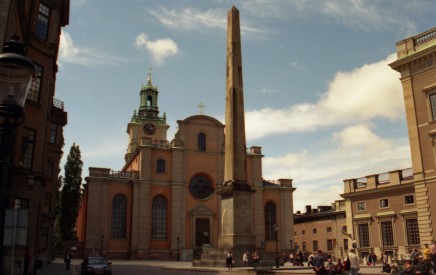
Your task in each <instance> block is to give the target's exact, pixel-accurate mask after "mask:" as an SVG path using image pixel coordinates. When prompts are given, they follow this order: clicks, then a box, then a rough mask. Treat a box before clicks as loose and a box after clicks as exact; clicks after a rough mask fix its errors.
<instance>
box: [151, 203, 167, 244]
mask: <svg viewBox="0 0 436 275" xmlns="http://www.w3.org/2000/svg"><path fill="white" fill-rule="evenodd" d="M151 238H152V239H160V240H166V238H167V200H166V199H165V198H164V197H163V196H161V195H159V196H156V197H155V198H154V199H153V204H152V229H151Z"/></svg>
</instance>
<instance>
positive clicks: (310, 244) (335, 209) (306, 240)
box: [293, 200, 351, 258]
mask: <svg viewBox="0 0 436 275" xmlns="http://www.w3.org/2000/svg"><path fill="white" fill-rule="evenodd" d="M346 230H347V228H346V213H345V202H344V200H338V201H335V202H334V203H332V205H329V206H318V207H317V208H314V209H312V206H311V205H306V211H305V212H304V213H301V212H300V211H297V212H296V213H295V215H294V244H293V251H300V250H301V251H302V252H303V253H304V254H305V255H306V256H307V255H308V254H309V253H311V252H313V251H318V250H322V251H323V252H324V253H325V254H329V255H331V256H333V257H339V258H343V257H344V256H345V254H346V252H347V251H348V248H349V246H351V242H350V240H349V237H348V236H347V235H346Z"/></svg>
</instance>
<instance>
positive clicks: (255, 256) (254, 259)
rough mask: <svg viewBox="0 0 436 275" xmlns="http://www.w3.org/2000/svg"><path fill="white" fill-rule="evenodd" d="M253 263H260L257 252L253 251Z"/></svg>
mask: <svg viewBox="0 0 436 275" xmlns="http://www.w3.org/2000/svg"><path fill="white" fill-rule="evenodd" d="M253 262H254V264H255V265H256V264H258V263H260V256H259V254H258V253H257V251H254V253H253Z"/></svg>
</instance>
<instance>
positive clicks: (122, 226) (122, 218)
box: [111, 195, 127, 238]
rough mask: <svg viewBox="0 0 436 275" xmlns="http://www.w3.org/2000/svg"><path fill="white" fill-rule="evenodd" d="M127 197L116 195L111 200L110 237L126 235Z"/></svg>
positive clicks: (123, 236)
mask: <svg viewBox="0 0 436 275" xmlns="http://www.w3.org/2000/svg"><path fill="white" fill-rule="evenodd" d="M126 214H127V199H126V198H125V197H124V196H123V195H116V196H115V197H114V198H113V200H112V230H111V237H112V238H125V237H126Z"/></svg>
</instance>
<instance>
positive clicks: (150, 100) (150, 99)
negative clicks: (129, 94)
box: [146, 95, 153, 106]
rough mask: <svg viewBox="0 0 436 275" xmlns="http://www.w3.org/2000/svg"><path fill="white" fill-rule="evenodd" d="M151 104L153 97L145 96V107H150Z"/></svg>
mask: <svg viewBox="0 0 436 275" xmlns="http://www.w3.org/2000/svg"><path fill="white" fill-rule="evenodd" d="M152 103H153V97H152V96H151V95H149V96H147V103H146V104H147V106H152Z"/></svg>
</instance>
